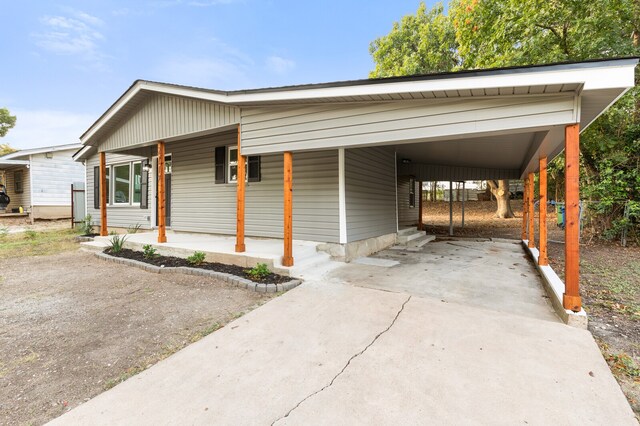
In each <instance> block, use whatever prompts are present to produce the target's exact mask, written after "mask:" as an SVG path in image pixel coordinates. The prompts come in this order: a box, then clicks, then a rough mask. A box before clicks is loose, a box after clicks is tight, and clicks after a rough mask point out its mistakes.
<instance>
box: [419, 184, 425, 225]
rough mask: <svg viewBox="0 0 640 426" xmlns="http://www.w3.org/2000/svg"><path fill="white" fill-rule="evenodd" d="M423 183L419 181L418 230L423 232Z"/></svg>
mask: <svg viewBox="0 0 640 426" xmlns="http://www.w3.org/2000/svg"><path fill="white" fill-rule="evenodd" d="M423 226H424V224H423V223H422V181H418V230H419V231H422V228H423Z"/></svg>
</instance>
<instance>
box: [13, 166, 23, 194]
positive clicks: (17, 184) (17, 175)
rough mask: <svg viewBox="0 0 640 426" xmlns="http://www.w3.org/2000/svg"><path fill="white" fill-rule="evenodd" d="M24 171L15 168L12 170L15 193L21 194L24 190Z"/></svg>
mask: <svg viewBox="0 0 640 426" xmlns="http://www.w3.org/2000/svg"><path fill="white" fill-rule="evenodd" d="M23 178H24V172H23V171H22V170H16V171H15V172H13V185H14V188H13V190H14V192H15V193H16V194H22V192H23V191H24V180H23Z"/></svg>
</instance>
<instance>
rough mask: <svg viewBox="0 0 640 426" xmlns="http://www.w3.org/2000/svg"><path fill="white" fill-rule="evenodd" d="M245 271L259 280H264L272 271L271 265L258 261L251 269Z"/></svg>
mask: <svg viewBox="0 0 640 426" xmlns="http://www.w3.org/2000/svg"><path fill="white" fill-rule="evenodd" d="M244 272H245V273H246V274H247V275H249V276H250V277H251V278H253V279H258V280H262V279H264V278H266V277H268V276H269V275H270V274H271V271H270V270H269V267H268V266H267V264H266V263H258V264H257V265H256V266H254V267H253V268H251V269H245V271H244Z"/></svg>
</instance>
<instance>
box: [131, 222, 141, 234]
mask: <svg viewBox="0 0 640 426" xmlns="http://www.w3.org/2000/svg"><path fill="white" fill-rule="evenodd" d="M141 227H142V225H140V224H139V223H136V224H135V225H131V226H130V227H128V228H127V234H135V233H137V232H138V231H139V230H140V228H141Z"/></svg>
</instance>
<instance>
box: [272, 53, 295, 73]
mask: <svg viewBox="0 0 640 426" xmlns="http://www.w3.org/2000/svg"><path fill="white" fill-rule="evenodd" d="M266 66H267V69H268V70H269V71H271V72H272V73H274V74H279V75H283V74H287V73H288V72H289V71H291V70H293V69H294V68H295V67H296V63H295V62H294V61H293V60H291V59H286V58H283V57H281V56H275V55H272V56H269V57H268V58H267V60H266Z"/></svg>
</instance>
